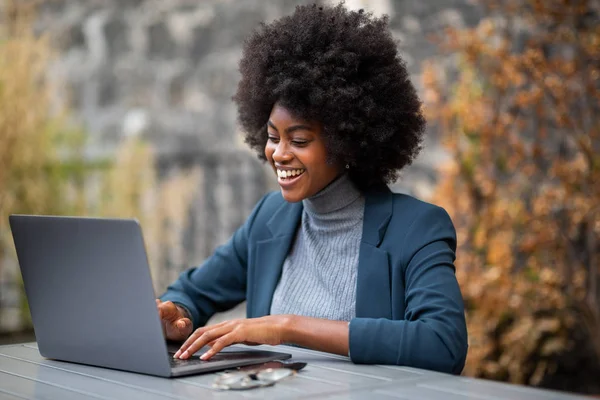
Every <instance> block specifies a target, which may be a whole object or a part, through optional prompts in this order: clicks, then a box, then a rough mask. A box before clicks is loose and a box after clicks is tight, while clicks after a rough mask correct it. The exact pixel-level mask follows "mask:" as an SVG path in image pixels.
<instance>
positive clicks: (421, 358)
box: [350, 207, 467, 374]
mask: <svg viewBox="0 0 600 400" xmlns="http://www.w3.org/2000/svg"><path fill="white" fill-rule="evenodd" d="M402 248H403V255H402V257H401V259H400V262H401V263H402V264H403V266H404V269H403V275H404V277H405V282H404V284H405V301H406V311H405V315H404V320H388V319H370V318H355V319H353V320H352V321H351V323H350V354H351V357H352V361H354V362H356V363H369V364H372V363H381V364H395V365H406V366H411V367H417V368H426V369H431V370H436V371H441V372H449V373H455V374H459V373H460V372H461V371H462V368H463V366H464V363H465V358H466V354H467V329H466V324H465V316H464V305H463V301H462V295H461V293H460V289H459V286H458V282H457V281H456V277H455V275H454V264H453V262H454V259H455V249H456V233H455V231H454V227H453V225H452V221H451V220H450V217H449V216H448V214H447V213H446V212H445V211H444V210H443V209H441V208H439V207H435V208H428V209H426V210H425V211H424V212H422V213H421V215H419V216H418V217H417V218H415V220H414V221H413V222H412V224H411V226H410V228H409V229H408V230H407V234H406V237H405V239H404V241H403V243H402Z"/></svg>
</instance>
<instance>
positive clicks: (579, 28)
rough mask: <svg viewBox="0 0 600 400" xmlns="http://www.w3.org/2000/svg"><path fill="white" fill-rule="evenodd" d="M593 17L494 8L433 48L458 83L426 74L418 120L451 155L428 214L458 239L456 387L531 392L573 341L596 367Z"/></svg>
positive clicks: (524, 4)
mask: <svg viewBox="0 0 600 400" xmlns="http://www.w3.org/2000/svg"><path fill="white" fill-rule="evenodd" d="M597 12H598V11H597V10H596V9H594V8H593V7H592V5H591V3H590V2H587V1H575V2H569V1H558V0H555V1H554V0H553V1H535V0H511V1H507V2H503V5H502V6H494V7H490V8H489V9H488V13H487V15H488V16H487V17H486V18H484V19H482V20H481V21H480V23H479V25H478V26H476V27H474V28H470V29H461V30H457V29H449V30H447V31H446V32H445V33H446V34H445V36H444V37H443V38H438V40H440V44H441V46H442V48H443V49H444V50H445V51H447V52H449V53H450V54H452V57H454V58H455V59H456V60H458V64H459V68H458V71H455V72H449V71H447V70H444V69H442V68H440V67H438V65H439V64H438V63H436V62H434V61H431V62H429V63H427V64H426V66H425V69H424V73H423V83H424V99H425V105H426V113H427V115H428V118H429V120H430V121H431V122H433V123H434V124H435V125H436V126H437V129H438V130H439V131H440V133H441V134H442V138H443V141H444V144H445V146H446V148H447V149H448V151H449V152H450V153H451V155H452V160H451V162H449V163H448V164H447V165H444V166H443V167H442V169H441V171H440V179H439V182H440V183H439V185H438V188H437V191H436V195H435V199H433V200H434V201H435V202H437V203H439V204H441V205H443V206H444V207H446V209H447V210H448V211H449V212H450V214H451V215H452V217H453V219H454V222H455V224H456V228H457V233H458V238H459V246H460V247H459V250H458V259H457V276H458V277H459V280H460V283H461V287H462V290H463V294H464V297H465V301H466V304H467V309H468V311H467V318H468V324H469V335H470V349H469V356H468V360H467V366H466V368H465V373H466V374H468V375H473V376H481V377H488V378H494V379H503V380H510V381H512V382H518V383H526V384H534V385H535V384H544V382H545V379H547V378H548V377H549V376H550V377H551V376H552V375H553V374H554V373H555V372H556V371H557V370H558V368H559V367H560V365H559V360H560V359H561V357H564V356H565V354H566V355H569V354H572V355H573V357H577V356H578V355H577V354H576V353H577V351H578V350H577V349H579V348H583V347H585V346H584V345H583V344H582V343H579V342H580V341H582V340H583V341H588V342H591V343H588V344H589V345H590V348H592V349H594V350H595V352H596V354H595V357H597V359H598V360H600V340H599V339H597V338H596V337H595V336H597V334H596V335H593V334H590V333H592V332H594V331H595V332H597V329H598V328H600V294H599V293H600V290H599V289H598V283H599V276H600V275H599V268H600V119H598V118H597V115H599V112H600V24H598V23H597V21H598V14H597ZM581 338H584V339H581ZM578 341H579V342H578ZM588 356H589V354H588Z"/></svg>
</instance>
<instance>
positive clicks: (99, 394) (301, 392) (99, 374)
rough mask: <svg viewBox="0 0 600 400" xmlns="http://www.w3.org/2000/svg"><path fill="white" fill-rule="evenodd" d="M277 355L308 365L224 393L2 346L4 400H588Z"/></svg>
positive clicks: (200, 380) (306, 355)
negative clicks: (264, 383) (271, 381)
mask: <svg viewBox="0 0 600 400" xmlns="http://www.w3.org/2000/svg"><path fill="white" fill-rule="evenodd" d="M258 348H264V349H269V350H271V349H274V348H272V347H270V346H259V347H258ZM276 350H278V351H284V352H288V353H291V354H292V356H293V359H294V360H297V361H305V362H307V363H308V365H307V366H306V368H304V369H303V370H302V371H301V372H300V373H299V374H298V375H296V376H294V377H292V378H290V379H288V380H285V381H281V382H278V383H277V384H276V385H275V386H273V387H268V388H261V389H253V390H248V391H219V390H215V389H213V388H212V387H211V386H212V382H213V380H214V378H215V376H216V375H217V374H206V375H196V376H190V377H185V378H176V379H166V378H157V377H152V376H146V375H141V374H135V373H129V372H122V371H116V370H110V369H105V368H96V367H90V366H86V365H78V364H71V363H65V362H59V361H52V360H47V359H44V358H43V357H42V356H40V354H39V352H38V349H37V346H36V344H35V343H25V344H16V345H7V346H0V399H59V400H69V399H124V400H135V399H143V400H154V399H240V398H259V399H297V398H311V399H314V398H318V399H369V400H374V399H420V400H430V399H444V400H446V399H447V400H459V399H460V400H462V399H485V400H496V399H511V400H517V399H519V400H534V399H555V400H566V399H589V398H588V397H584V396H576V395H569V394H566V393H560V392H555V391H548V390H540V389H533V388H528V387H524V386H518V385H509V384H504V383H498V382H492V381H485V380H481V379H472V378H465V377H460V376H452V375H447V374H441V373H437V372H431V371H426V370H420V369H415V368H406V367H394V366H383V365H355V364H352V363H351V362H350V361H349V360H348V358H346V357H341V356H335V355H331V354H326V353H321V352H317V351H311V350H305V349H299V348H295V347H288V346H279V347H277V348H276Z"/></svg>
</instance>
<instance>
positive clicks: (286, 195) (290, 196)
mask: <svg viewBox="0 0 600 400" xmlns="http://www.w3.org/2000/svg"><path fill="white" fill-rule="evenodd" d="M281 195H282V196H283V199H284V200H285V201H287V202H288V203H298V202H299V201H302V200H303V199H304V198H305V197H306V196H302V195H301V194H299V193H293V192H291V193H290V192H288V191H285V190H283V189H281Z"/></svg>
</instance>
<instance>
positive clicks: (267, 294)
mask: <svg viewBox="0 0 600 400" xmlns="http://www.w3.org/2000/svg"><path fill="white" fill-rule="evenodd" d="M302 208H303V207H302V202H298V203H291V204H290V203H287V202H286V203H284V204H283V205H282V206H281V207H280V208H279V209H278V210H277V211H275V212H274V213H273V216H272V217H271V219H270V220H269V222H267V228H268V229H269V231H270V232H271V234H272V237H271V238H269V239H265V240H261V241H259V242H258V243H257V246H256V258H255V265H254V276H253V279H254V291H253V294H252V295H253V299H254V301H253V303H254V304H253V307H252V310H249V311H250V317H258V316H263V315H269V314H270V312H271V300H272V298H273V293H274V292H275V288H276V287H277V283H278V282H279V278H280V277H281V270H282V267H283V262H284V261H285V257H286V256H287V254H288V253H289V251H290V248H291V245H292V243H293V240H294V237H295V236H296V230H297V228H298V224H299V223H300V217H301V215H302Z"/></svg>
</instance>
